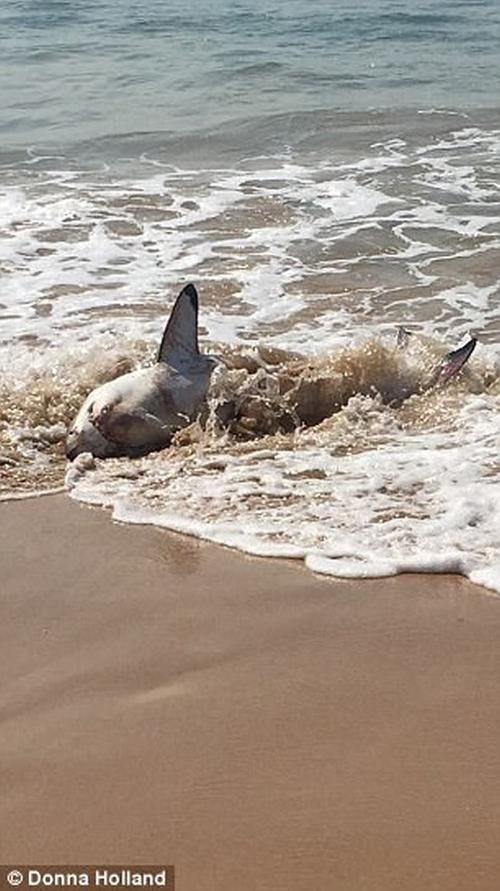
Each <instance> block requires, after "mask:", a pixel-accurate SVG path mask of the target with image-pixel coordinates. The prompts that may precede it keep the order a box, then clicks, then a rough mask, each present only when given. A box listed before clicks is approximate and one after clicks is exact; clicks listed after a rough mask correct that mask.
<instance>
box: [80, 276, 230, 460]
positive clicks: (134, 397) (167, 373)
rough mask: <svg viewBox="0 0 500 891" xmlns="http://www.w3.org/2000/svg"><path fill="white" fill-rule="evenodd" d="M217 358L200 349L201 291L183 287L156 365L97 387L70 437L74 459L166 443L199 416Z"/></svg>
mask: <svg viewBox="0 0 500 891" xmlns="http://www.w3.org/2000/svg"><path fill="white" fill-rule="evenodd" d="M216 364H217V360H216V359H215V358H214V357H212V356H208V355H202V354H201V353H200V351H199V348H198V294H197V293H196V288H195V287H194V286H193V285H186V287H185V288H184V289H183V290H182V291H181V293H180V294H179V296H178V297H177V300H176V301H175V304H174V307H173V309H172V312H171V314H170V318H169V320H168V322H167V326H166V328H165V331H164V334H163V338H162V341H161V344H160V349H159V351H158V357H157V362H156V365H153V366H152V367H151V368H142V369H139V370H138V371H132V372H130V373H129V374H123V375H121V376H120V377H117V378H116V379H115V380H112V381H109V382H108V383H106V384H102V386H100V387H97V388H96V389H95V390H93V391H92V392H91V393H90V395H89V396H88V397H87V399H86V400H85V402H84V403H83V405H82V407H81V409H80V411H79V412H78V415H77V417H76V418H75V420H74V422H73V424H72V425H71V428H70V430H69V432H68V436H67V439H66V456H67V457H68V458H69V459H70V461H72V460H73V459H74V458H76V456H77V455H79V454H81V453H82V452H90V453H91V454H92V455H94V456H95V457H97V458H111V457H117V456H120V455H131V456H134V455H143V454H146V453H147V452H151V451H155V450H158V449H162V448H165V446H167V445H169V443H170V441H171V439H172V436H173V434H174V433H175V432H176V431H177V430H179V429H180V428H181V427H185V426H186V425H188V424H190V423H191V422H192V421H193V420H194V419H195V418H196V416H197V414H198V412H199V410H200V408H201V406H202V404H203V402H204V399H205V396H206V393H207V390H208V386H209V383H210V375H211V373H212V371H213V369H214V368H215V366H216Z"/></svg>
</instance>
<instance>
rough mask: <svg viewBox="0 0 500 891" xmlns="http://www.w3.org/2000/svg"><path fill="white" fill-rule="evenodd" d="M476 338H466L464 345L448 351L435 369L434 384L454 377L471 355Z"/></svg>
mask: <svg viewBox="0 0 500 891" xmlns="http://www.w3.org/2000/svg"><path fill="white" fill-rule="evenodd" d="M476 343H477V340H476V338H475V337H472V338H471V340H468V341H467V343H466V344H464V346H462V347H459V349H458V350H453V351H452V352H451V353H448V354H447V355H446V356H445V357H444V359H443V361H442V362H441V364H440V365H439V367H438V368H437V369H436V372H435V378H434V381H433V382H434V384H440V383H446V381H449V380H450V378H452V377H455V375H456V374H458V372H459V371H460V369H461V368H463V366H464V365H465V363H466V362H467V361H468V359H469V358H470V357H471V356H472V353H473V352H474V348H475V346H476Z"/></svg>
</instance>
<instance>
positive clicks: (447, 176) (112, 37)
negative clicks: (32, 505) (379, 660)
mask: <svg viewBox="0 0 500 891" xmlns="http://www.w3.org/2000/svg"><path fill="white" fill-rule="evenodd" d="M0 20H1V21H2V23H3V25H4V28H3V35H4V36H3V57H2V58H3V65H2V69H1V72H0V91H1V95H2V97H3V98H4V100H5V101H4V102H3V103H2V104H0V126H1V127H2V137H3V139H2V151H1V152H0V275H1V278H2V290H1V293H0V322H1V325H0V397H1V399H0V491H1V493H2V495H1V497H7V498H8V497H13V496H14V495H19V494H22V493H26V494H29V493H32V492H34V491H40V490H42V491H43V490H47V489H51V488H54V487H58V486H60V485H62V482H63V479H64V474H65V461H64V457H63V442H64V438H65V434H66V429H67V427H68V425H69V423H70V421H71V420H72V418H73V416H74V414H75V413H76V411H77V410H78V407H79V405H80V404H81V402H82V400H83V398H84V397H85V396H86V394H87V393H88V392H89V391H90V390H91V389H92V388H93V387H94V386H96V385H97V384H99V383H101V382H102V381H104V380H108V379H110V378H111V377H114V376H116V375H117V374H120V373H123V372H124V371H128V370H130V369H131V368H135V367H137V366H139V365H142V364H144V363H148V362H151V361H152V359H153V356H154V353H155V350H156V347H157V344H158V341H159V339H160V337H161V333H162V328H163V325H164V322H165V319H166V317H167V315H168V311H169V308H170V306H171V304H172V301H173V298H174V297H175V295H176V294H177V292H178V291H179V289H180V287H181V285H182V284H184V283H185V282H186V281H189V280H192V281H194V282H195V283H196V285H197V286H198V289H199V293H200V300H201V325H202V329H201V334H202V342H203V346H204V348H206V349H210V350H213V349H215V350H218V351H219V352H221V353H222V354H223V355H224V356H225V358H226V366H222V367H221V369H219V371H218V372H217V373H216V375H214V379H213V382H212V389H211V393H210V405H211V408H212V414H209V418H208V422H206V423H204V426H203V429H202V428H201V427H200V426H199V425H195V426H194V427H193V428H191V429H190V430H189V431H186V432H184V433H183V434H182V435H181V436H179V437H178V438H177V440H176V443H175V444H174V446H173V447H172V448H171V449H169V450H168V451H165V452H163V453H160V454H156V455H151V456H148V457H146V458H144V459H141V460H136V461H129V460H126V459H117V460H113V461H107V462H97V463H96V466H95V467H93V466H90V465H89V464H87V465H85V462H80V463H79V464H78V465H77V466H76V467H73V468H72V469H71V470H70V471H69V474H68V485H69V487H70V488H71V492H72V494H73V495H74V496H75V497H78V498H82V499H84V500H89V501H92V502H94V503H103V504H106V505H108V506H113V508H114V512H115V516H117V517H118V518H120V519H122V520H127V521H128V522H152V523H155V524H158V525H164V526H168V527H170V528H176V529H182V530H183V531H186V532H190V533H191V534H195V535H201V536H203V537H206V538H209V539H212V540H215V541H220V542H223V543H225V544H228V545H231V546H235V547H239V548H241V549H242V550H246V551H249V552H251V553H260V554H271V555H272V554H275V555H280V554H281V555H288V556H295V557H297V558H300V559H304V560H305V561H306V563H307V565H308V566H310V567H311V568H312V569H314V570H315V571H320V572H329V573H333V574H335V575H344V576H349V575H354V576H363V575H383V574H391V573H395V572H401V571H404V570H407V569H412V568H413V569H422V570H427V571H445V570H450V569H452V570H454V571H458V572H463V573H464V574H466V575H468V576H469V577H471V578H473V579H474V580H475V581H478V582H480V583H482V584H485V585H488V586H490V587H492V588H494V589H496V590H500V562H499V561H500V555H499V542H498V532H497V530H498V520H499V510H500V501H499V474H500V463H499V461H498V446H499V428H498V408H499V398H500V385H499V383H498V370H499V367H500V354H499V350H498V344H499V343H500V320H499V312H498V304H499V274H498V268H499V264H498V259H499V255H500V186H499V185H498V184H499V182H500V176H499V174H500V122H499V118H498V112H497V110H496V108H495V104H496V102H497V96H498V72H497V67H498V66H497V61H496V45H497V43H496V37H497V36H498V30H499V27H500V26H499V18H498V11H497V9H496V6H495V5H493V4H492V3H490V2H481V3H478V4H475V5H474V6H472V5H471V4H461V3H460V4H458V3H453V4H448V5H445V6H443V5H441V6H440V8H439V10H437V8H436V7H435V5H431V4H429V5H428V6H426V7H422V8H419V11H418V12H415V11H414V10H413V9H412V8H410V7H409V5H407V4H405V3H401V4H398V5H397V7H395V6H394V4H391V5H390V6H389V4H386V3H383V2H378V3H375V2H374V0H365V3H364V4H363V6H362V7H360V8H359V10H358V11H357V12H356V14H353V13H352V12H350V11H349V10H348V9H347V7H346V6H345V7H344V6H343V5H342V4H340V5H338V4H337V5H336V8H335V10H334V11H332V10H331V9H329V6H328V5H327V4H326V3H324V2H319V0H315V2H313V3H312V4H308V16H307V17H304V15H303V6H302V4H299V3H289V4H286V7H285V6H284V5H283V6H280V5H278V6H271V5H270V4H269V3H264V2H263V0H260V2H259V3H257V4H254V5H253V6H252V7H251V8H250V7H249V6H246V5H245V4H239V5H237V6H236V7H234V5H232V6H231V7H229V5H228V4H227V5H224V4H221V3H215V2H213V3H210V4H208V3H203V4H201V5H197V14H196V15H194V13H193V11H191V12H190V9H189V7H188V8H186V7H185V5H184V6H183V8H182V9H181V8H180V7H177V6H176V5H175V4H174V5H172V4H169V9H168V10H166V9H165V5H164V4H160V3H158V2H148V3H146V4H141V6H140V7H139V5H138V4H135V3H131V2H124V3H122V4H119V5H118V7H117V5H116V4H114V5H111V4H108V3H104V4H99V5H97V4H95V5H92V4H91V3H85V4H78V3H76V4H75V3H74V2H73V3H72V4H71V5H70V4H68V3H66V2H63V0H58V2H56V0H52V2H50V3H47V2H43V3H37V4H34V3H32V2H28V0H23V2H19V0H18V2H13V0H12V2H10V0H9V2H7V3H6V4H4V5H3V6H2V10H1V12H0ZM21 68H22V70H23V72H24V75H23V77H21V76H20V71H21ZM408 72H411V75H410V74H408ZM401 324H402V325H404V326H405V327H409V328H410V329H411V330H413V331H414V332H415V336H414V337H413V338H411V340H410V344H409V346H408V349H407V350H404V351H403V350H400V349H398V348H397V346H396V343H395V333H396V329H397V326H398V325H401ZM469 333H473V334H475V335H477V336H478V338H479V345H478V347H477V349H476V352H475V354H474V356H473V357H472V359H471V361H470V363H469V366H468V368H467V369H466V370H465V371H464V373H463V374H462V375H461V376H460V378H459V379H458V380H456V381H453V382H451V384H450V385H449V386H448V387H442V388H438V389H432V390H426V388H425V382H426V381H428V380H429V375H431V373H432V369H433V368H434V367H435V363H436V362H439V359H440V357H441V356H442V355H443V354H444V353H445V352H446V351H447V350H449V349H451V348H452V347H454V346H456V345H457V344H458V343H459V342H461V341H462V340H463V339H464V338H465V337H466V336H468V335H469ZM264 345H265V347H266V348H264ZM277 349H281V350H283V351H284V352H283V353H279V352H276V350H277ZM293 352H295V353H298V354H300V355H299V357H297V356H294V355H292V353H293ZM301 357H302V358H301ZM224 400H226V401H227V400H232V401H234V402H235V403H236V405H237V417H236V419H235V420H234V422H233V423H232V425H231V426H230V428H229V429H220V428H219V426H218V425H217V424H216V423H215V421H214V417H215V415H214V410H215V407H216V406H217V404H218V403H220V402H221V401H224ZM297 415H299V418H298V420H299V423H297ZM292 416H293V417H294V419H295V420H293V422H291V421H290V418H291V417H292ZM301 425H302V426H301ZM84 465H85V466H84Z"/></svg>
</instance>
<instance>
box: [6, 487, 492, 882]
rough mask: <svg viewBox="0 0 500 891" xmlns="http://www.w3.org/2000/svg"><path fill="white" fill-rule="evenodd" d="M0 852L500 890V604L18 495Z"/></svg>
mask: <svg viewBox="0 0 500 891" xmlns="http://www.w3.org/2000/svg"><path fill="white" fill-rule="evenodd" d="M0 518H1V522H0V537H1V540H2V543H1V546H2V554H3V558H2V570H3V572H2V576H3V584H2V586H1V590H0V610H1V613H0V617H1V622H0V643H1V646H0V671H1V674H2V678H3V684H2V692H1V714H2V733H1V734H0V762H1V763H2V766H3V770H4V783H3V789H4V794H3V795H2V799H1V801H0V859H1V860H2V862H3V863H16V862H17V863H21V862H22V863H24V864H29V863H30V862H31V863H33V864H35V863H46V864H48V863H59V864H64V863H81V864H85V863H108V864H110V863H111V864H112V863H115V864H116V863H121V864H123V865H127V866H133V865H137V864H147V863H150V864H151V863H174V864H175V866H176V879H177V887H178V889H179V891H201V889H203V891H205V889H208V888H215V887H216V888H217V889H218V891H226V889H227V891H234V889H236V888H237V889H238V891H247V889H248V891H250V889H255V888H256V887H259V888H263V889H267V891H284V889H285V888H287V889H288V888H289V887H291V885H293V886H294V887H297V888H304V889H305V888H314V889H315V891H331V889H332V888H335V889H342V891H344V889H348V891H359V889H361V888H370V891H373V889H375V891H379V889H380V891H382V889H383V891H388V889H394V891H396V889H398V891H399V889H402V888H404V889H405V891H413V889H414V891H421V889H422V888H424V887H426V888H436V889H438V888H439V889H440V891H448V889H449V891H451V889H453V891H457V889H459V891H461V889H463V891H470V888H471V887H474V889H478V891H490V889H491V891H493V889H495V891H496V889H497V887H498V873H499V870H500V851H499V850H498V831H499V829H500V805H499V802H500V752H499V749H498V738H499V733H500V710H499V709H498V695H499V693H500V681H499V677H500V649H499V648H498V639H499V635H500V608H499V606H500V604H499V603H498V601H497V598H496V597H495V596H494V595H491V594H490V593H489V592H487V591H483V589H481V588H477V587H475V586H473V585H471V584H470V583H469V582H467V581H466V580H465V579H463V578H461V577H456V576H448V575H442V576H436V575H432V576H429V575H418V576H410V575H408V576H397V577H391V578H387V579H377V580H363V581H343V580H336V579H333V578H331V577H318V576H315V575H313V574H312V573H310V572H309V571H308V570H306V569H305V568H304V567H303V566H302V565H296V564H295V563H293V562H292V561H289V560H287V561H284V560H280V561H277V560H270V559H266V560H263V559H260V558H259V559H257V558H255V557H248V556H245V555H243V554H241V553H237V552H235V551H232V550H229V549H227V548H222V547H215V546H214V545H212V544H209V543H206V542H203V541H200V540H197V539H193V538H188V537H187V536H182V535H178V534H175V533H169V532H167V531H165V530H158V529H154V528H151V527H147V526H130V525H123V524H118V523H112V522H110V517H109V516H107V514H106V512H104V511H103V510H102V509H97V510H96V509H91V508H89V507H88V506H86V505H81V504H78V503H75V502H73V501H71V500H70V499H69V498H65V497H62V496H60V495H55V496H53V497H51V498H42V497H40V498H38V499H29V500H28V501H14V502H11V503H8V502H7V503H6V502H3V503H2V504H1V505H0Z"/></svg>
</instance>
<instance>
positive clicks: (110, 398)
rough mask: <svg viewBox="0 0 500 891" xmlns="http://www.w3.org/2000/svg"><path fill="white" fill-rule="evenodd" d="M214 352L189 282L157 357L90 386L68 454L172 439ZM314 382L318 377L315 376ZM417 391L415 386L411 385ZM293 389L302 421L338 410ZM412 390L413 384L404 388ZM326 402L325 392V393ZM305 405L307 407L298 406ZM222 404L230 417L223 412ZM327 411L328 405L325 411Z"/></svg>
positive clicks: (448, 359)
mask: <svg viewBox="0 0 500 891" xmlns="http://www.w3.org/2000/svg"><path fill="white" fill-rule="evenodd" d="M410 337H411V334H410V332H408V331H406V330H405V329H404V328H400V329H399V332H398V339H397V344H398V347H400V348H404V347H405V346H406V345H407V343H408V341H409V339H410ZM475 345H476V340H475V338H472V339H471V340H469V341H468V342H467V343H466V344H465V345H464V346H462V347H460V348H459V349H457V350H453V351H452V352H451V353H448V354H447V355H446V356H445V357H444V358H443V359H442V360H441V362H440V363H438V365H437V366H436V368H435V370H434V372H433V373H432V374H431V375H430V376H429V377H428V378H427V380H426V382H425V383H422V384H421V387H420V389H418V388H417V392H424V391H425V390H428V389H430V388H431V387H434V386H439V385H440V384H444V383H446V382H447V381H448V380H449V379H450V378H452V377H454V376H455V375H456V374H457V373H458V371H460V369H461V368H462V366H463V365H464V364H465V363H466V362H467V360H468V359H469V357H470V356H471V354H472V352H473V350H474V347H475ZM217 364H218V360H217V359H216V358H215V357H214V356H209V355H202V354H201V353H200V351H199V347H198V295H197V293H196V288H195V287H194V286H193V285H191V284H189V285H186V287H185V288H184V289H183V290H182V291H181V293H180V294H179V296H178V297H177V300H176V302H175V304H174V307H173V309H172V312H171V314H170V318H169V320H168V322H167V326H166V328H165V332H164V334H163V338H162V341H161V344H160V349H159V352H158V358H157V363H156V365H154V366H152V367H151V368H143V369H140V370H139V371H132V372H130V373H129V374H124V375H122V376H121V377H117V378H116V379H115V380H112V381H109V382H108V383H106V384H103V385H102V386H100V387H97V388H96V389H95V390H93V391H92V393H90V395H89V396H88V397H87V399H86V400H85V402H84V404H83V405H82V407H81V409H80V411H79V413H78V415H77V417H76V419H75V421H74V422H73V424H72V426H71V428H70V430H69V432H68V436H67V440H66V456H67V457H68V458H69V459H70V461H72V460H73V459H74V458H76V456H77V455H79V454H81V453H82V452H90V453H91V454H92V455H94V456H95V457H97V458H111V457H118V456H121V455H129V456H131V457H133V456H139V455H144V454H147V453H148V452H152V451H157V450H159V449H163V448H165V447H166V446H168V445H169V444H170V442H171V440H172V437H173V435H174V434H175V433H176V432H177V431H178V430H180V429H181V428H182V427H186V426H187V425H189V424H190V423H192V422H193V421H194V420H195V419H196V418H197V417H198V415H199V414H200V412H201V410H202V408H203V406H204V405H205V403H206V396H207V392H208V388H209V385H210V378H211V374H212V371H213V369H214V368H215V366H216V365H217ZM313 383H314V382H313ZM412 392H415V389H413V391H412ZM303 395H305V400H306V402H305V403H304V405H302V406H300V405H299V403H301V402H304V399H302V400H301V399H300V398H299V393H298V391H297V392H296V391H295V390H293V391H291V392H290V393H289V394H288V397H287V400H288V403H290V404H289V405H288V407H289V408H290V407H291V408H293V409H294V415H295V417H296V423H294V426H296V425H297V424H299V425H300V424H306V425H307V426H309V424H314V423H318V422H319V421H321V420H323V419H324V418H325V417H327V416H329V415H330V414H331V413H332V411H334V410H335V407H334V406H333V405H330V406H329V404H324V405H322V406H321V410H320V411H319V413H318V411H315V412H313V414H312V415H311V411H310V409H311V405H310V404H309V403H310V401H311V400H310V398H308V397H307V393H306V394H303ZM408 395H411V393H410V392H408V393H406V394H405V395H403V396H402V398H403V399H404V398H405V396H408ZM326 402H327V403H328V400H327V401H326ZM232 408H235V406H234V405H233V403H230V402H228V403H226V404H225V405H224V406H221V409H222V412H221V414H220V420H222V421H224V420H225V421H227V422H229V421H231V420H234V417H235V416H234V414H232ZM301 408H302V411H301ZM224 411H226V415H227V417H225V418H223V414H224ZM325 412H326V413H325Z"/></svg>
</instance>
